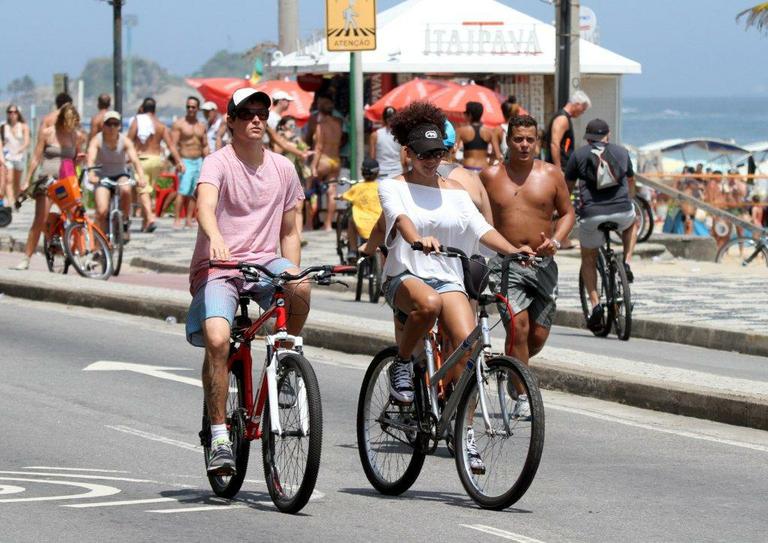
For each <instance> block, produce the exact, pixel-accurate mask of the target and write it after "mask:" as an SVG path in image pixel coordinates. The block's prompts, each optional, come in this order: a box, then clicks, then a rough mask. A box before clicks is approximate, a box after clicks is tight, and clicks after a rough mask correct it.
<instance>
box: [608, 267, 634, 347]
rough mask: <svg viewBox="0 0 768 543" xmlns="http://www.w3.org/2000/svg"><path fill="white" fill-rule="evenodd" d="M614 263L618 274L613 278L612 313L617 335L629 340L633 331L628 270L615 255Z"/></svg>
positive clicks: (623, 339)
mask: <svg viewBox="0 0 768 543" xmlns="http://www.w3.org/2000/svg"><path fill="white" fill-rule="evenodd" d="M613 265H614V268H615V269H616V275H615V276H614V278H613V284H614V292H613V311H612V312H611V313H612V315H613V322H614V326H615V330H616V335H617V336H618V338H619V339H620V340H622V341H627V340H628V339H629V336H630V334H631V333H632V295H631V293H630V290H629V280H628V279H627V272H626V271H625V270H624V262H623V261H622V260H621V259H620V258H616V257H615V256H614V259H613ZM609 327H610V324H609Z"/></svg>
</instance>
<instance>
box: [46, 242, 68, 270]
mask: <svg viewBox="0 0 768 543" xmlns="http://www.w3.org/2000/svg"><path fill="white" fill-rule="evenodd" d="M43 252H44V253H45V263H46V265H47V266H48V271H49V272H51V273H61V274H66V273H67V271H69V261H68V260H67V255H66V254H64V246H63V245H62V243H61V236H59V235H54V236H50V237H48V236H47V235H46V237H45V239H44V240H43Z"/></svg>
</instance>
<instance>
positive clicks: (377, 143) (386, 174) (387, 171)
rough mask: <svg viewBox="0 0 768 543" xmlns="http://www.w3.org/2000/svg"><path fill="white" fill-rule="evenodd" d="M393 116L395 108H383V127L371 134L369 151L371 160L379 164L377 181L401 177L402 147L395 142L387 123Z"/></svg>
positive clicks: (402, 169)
mask: <svg viewBox="0 0 768 543" xmlns="http://www.w3.org/2000/svg"><path fill="white" fill-rule="evenodd" d="M394 114H395V108H393V107H391V106H387V107H386V108H384V114H383V115H382V119H383V120H384V126H382V127H381V128H379V129H378V130H376V131H374V132H373V133H372V134H371V139H370V143H369V149H370V154H371V158H372V159H374V160H375V161H377V162H378V163H379V179H389V178H392V177H396V176H398V175H402V173H403V171H404V168H403V156H402V152H403V151H402V149H403V147H402V145H400V144H399V143H397V142H396V141H395V138H394V136H392V132H391V130H390V128H389V121H390V119H392V116H393V115H394Z"/></svg>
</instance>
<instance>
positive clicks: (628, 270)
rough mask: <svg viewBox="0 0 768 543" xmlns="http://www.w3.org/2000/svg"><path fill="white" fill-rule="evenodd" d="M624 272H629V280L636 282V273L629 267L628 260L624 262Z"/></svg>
mask: <svg viewBox="0 0 768 543" xmlns="http://www.w3.org/2000/svg"><path fill="white" fill-rule="evenodd" d="M624 272H625V273H626V274H627V281H629V282H630V283H634V282H635V274H634V273H632V269H631V268H630V267H629V264H627V263H626V262H625V263H624Z"/></svg>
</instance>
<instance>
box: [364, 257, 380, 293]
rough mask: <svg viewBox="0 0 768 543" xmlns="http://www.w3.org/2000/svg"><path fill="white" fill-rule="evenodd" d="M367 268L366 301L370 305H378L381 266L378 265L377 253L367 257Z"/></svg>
mask: <svg viewBox="0 0 768 543" xmlns="http://www.w3.org/2000/svg"><path fill="white" fill-rule="evenodd" d="M367 260H368V261H369V262H370V265H369V266H368V300H370V302H371V303H372V304H375V303H378V301H379V296H381V264H380V263H379V255H378V253H374V254H373V255H371V256H369V257H368V258H367Z"/></svg>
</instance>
